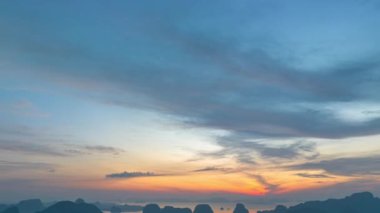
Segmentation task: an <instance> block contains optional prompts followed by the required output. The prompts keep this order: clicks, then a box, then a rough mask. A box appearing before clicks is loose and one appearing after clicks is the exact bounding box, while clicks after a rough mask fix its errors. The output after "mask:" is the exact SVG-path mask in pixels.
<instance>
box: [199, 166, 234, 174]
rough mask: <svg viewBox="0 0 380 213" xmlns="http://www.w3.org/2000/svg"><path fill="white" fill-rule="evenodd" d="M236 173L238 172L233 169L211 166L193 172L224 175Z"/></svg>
mask: <svg viewBox="0 0 380 213" xmlns="http://www.w3.org/2000/svg"><path fill="white" fill-rule="evenodd" d="M235 171H236V169H232V168H225V167H216V166H209V167H204V168H201V169H196V170H193V171H192V172H223V173H230V172H235Z"/></svg>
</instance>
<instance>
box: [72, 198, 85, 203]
mask: <svg viewBox="0 0 380 213" xmlns="http://www.w3.org/2000/svg"><path fill="white" fill-rule="evenodd" d="M75 203H78V204H80V203H86V202H85V201H84V199H82V198H78V199H76V200H75Z"/></svg>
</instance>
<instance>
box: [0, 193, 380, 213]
mask: <svg viewBox="0 0 380 213" xmlns="http://www.w3.org/2000/svg"><path fill="white" fill-rule="evenodd" d="M102 211H110V212H111V213H120V212H128V211H129V212H133V211H142V213H213V210H212V208H211V206H210V205H208V204H198V205H197V206H196V207H195V208H194V210H193V211H192V210H191V209H190V208H176V207H173V206H165V207H163V208H160V206H159V205H157V204H147V205H146V206H145V207H142V206H133V205H127V204H125V205H118V204H113V203H99V202H96V203H94V204H90V203H86V202H85V201H84V200H83V199H77V200H76V201H75V202H71V201H60V202H53V203H49V204H47V205H46V204H45V206H44V205H43V203H42V202H41V200H39V199H30V200H24V201H21V202H19V203H18V204H13V205H4V204H0V213H102ZM232 213H249V211H248V209H247V208H246V207H245V206H244V205H243V204H241V203H238V204H236V207H235V209H234V210H233V212H232ZM257 213H380V199H379V198H376V197H374V196H373V195H372V194H371V193H369V192H361V193H355V194H352V195H350V196H348V197H345V198H342V199H328V200H325V201H309V202H305V203H301V204H298V205H295V206H291V207H286V206H283V205H278V206H277V207H276V208H275V209H274V210H264V211H258V212H257Z"/></svg>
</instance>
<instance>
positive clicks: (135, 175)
mask: <svg viewBox="0 0 380 213" xmlns="http://www.w3.org/2000/svg"><path fill="white" fill-rule="evenodd" d="M155 176H163V174H155V173H153V172H122V173H112V174H108V175H106V178H122V179H129V178H139V177H155Z"/></svg>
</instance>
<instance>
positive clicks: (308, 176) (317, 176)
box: [296, 173, 331, 178]
mask: <svg viewBox="0 0 380 213" xmlns="http://www.w3.org/2000/svg"><path fill="white" fill-rule="evenodd" d="M296 175H297V176H300V177H305V178H331V176H329V175H326V174H323V173H320V174H311V173H297V174H296Z"/></svg>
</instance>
